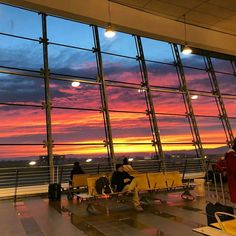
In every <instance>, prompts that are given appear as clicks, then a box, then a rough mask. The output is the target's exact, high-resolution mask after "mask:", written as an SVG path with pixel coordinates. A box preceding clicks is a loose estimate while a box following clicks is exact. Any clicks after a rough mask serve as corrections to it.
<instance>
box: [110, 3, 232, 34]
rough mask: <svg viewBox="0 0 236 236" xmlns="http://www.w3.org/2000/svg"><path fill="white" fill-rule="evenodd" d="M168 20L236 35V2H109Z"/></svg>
mask: <svg viewBox="0 0 236 236" xmlns="http://www.w3.org/2000/svg"><path fill="white" fill-rule="evenodd" d="M110 1H112V2H116V3H119V4H122V5H125V6H129V7H132V8H135V9H137V10H141V11H145V12H148V13H151V14H154V15H158V16H162V17H165V18H168V19H173V20H176V21H182V22H184V15H185V22H186V23H188V24H192V25H196V26H200V27H204V28H208V29H213V30H216V31H221V32H224V33H228V34H233V35H236V0H175V1H173V0H110Z"/></svg>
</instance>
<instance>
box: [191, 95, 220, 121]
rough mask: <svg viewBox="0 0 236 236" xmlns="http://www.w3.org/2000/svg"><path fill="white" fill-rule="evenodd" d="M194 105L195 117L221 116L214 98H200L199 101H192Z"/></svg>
mask: <svg viewBox="0 0 236 236" xmlns="http://www.w3.org/2000/svg"><path fill="white" fill-rule="evenodd" d="M192 105H193V111H194V114H195V115H206V116H218V115H219V111H218V108H217V106H216V102H215V98H214V97H207V96H198V97H197V99H192Z"/></svg>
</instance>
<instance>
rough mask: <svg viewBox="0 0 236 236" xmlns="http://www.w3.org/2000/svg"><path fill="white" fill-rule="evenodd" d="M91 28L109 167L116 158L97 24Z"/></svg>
mask: <svg viewBox="0 0 236 236" xmlns="http://www.w3.org/2000/svg"><path fill="white" fill-rule="evenodd" d="M92 28H93V37H94V45H95V48H94V53H95V54H96V62H97V70H98V79H99V82H100V94H101V99H102V113H103V120H104V127H105V135H106V144H105V145H106V147H107V151H108V159H109V161H110V164H111V167H113V168H114V167H115V164H116V160H115V154H114V146H113V139H112V129H111V121H110V115H109V109H108V98H107V91H106V82H105V78H104V71H103V62H102V54H101V47H100V40H99V33H98V28H97V26H92Z"/></svg>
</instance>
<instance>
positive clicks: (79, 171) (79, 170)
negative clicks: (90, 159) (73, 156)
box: [70, 161, 85, 181]
mask: <svg viewBox="0 0 236 236" xmlns="http://www.w3.org/2000/svg"><path fill="white" fill-rule="evenodd" d="M80 174H85V173H84V171H83V169H82V167H81V166H80V164H79V162H78V161H76V162H75V163H74V167H73V169H72V171H71V172H70V180H71V181H72V180H73V175H80Z"/></svg>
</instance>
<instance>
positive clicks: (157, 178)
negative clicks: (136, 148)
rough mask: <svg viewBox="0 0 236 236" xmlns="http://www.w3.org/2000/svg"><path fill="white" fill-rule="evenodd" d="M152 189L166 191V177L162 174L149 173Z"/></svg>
mask: <svg viewBox="0 0 236 236" xmlns="http://www.w3.org/2000/svg"><path fill="white" fill-rule="evenodd" d="M147 176H148V181H149V185H150V189H166V188H167V183H166V177H165V174H164V173H162V172H158V173H147Z"/></svg>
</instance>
